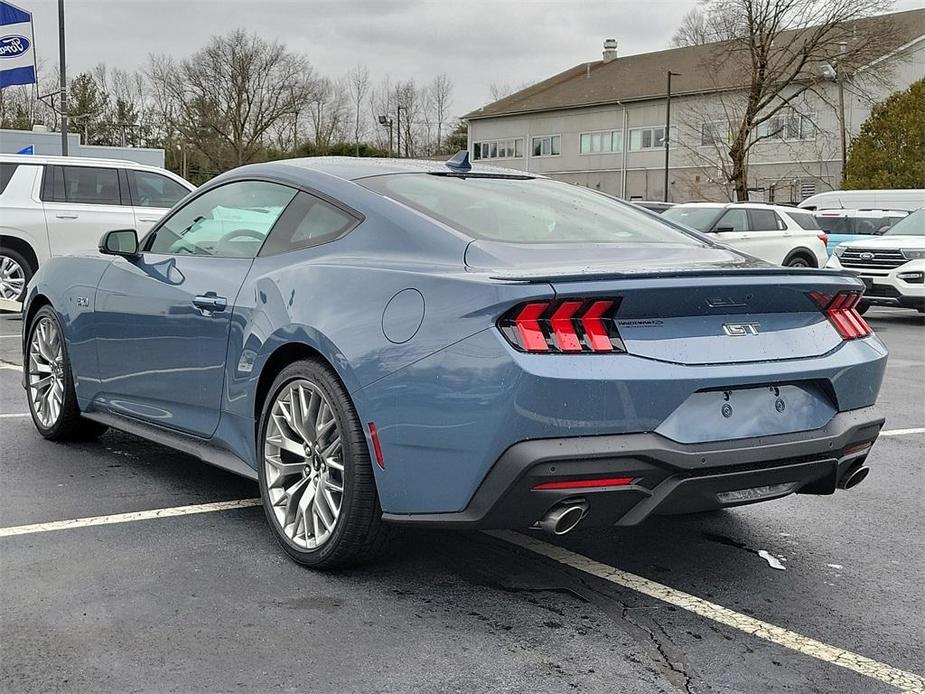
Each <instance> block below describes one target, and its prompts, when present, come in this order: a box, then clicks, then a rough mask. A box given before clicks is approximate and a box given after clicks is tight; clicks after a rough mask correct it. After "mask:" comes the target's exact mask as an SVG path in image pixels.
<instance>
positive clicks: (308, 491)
mask: <svg viewBox="0 0 925 694" xmlns="http://www.w3.org/2000/svg"><path fill="white" fill-rule="evenodd" d="M259 451H260V460H259V465H258V475H259V480H260V494H261V497H262V499H263V507H264V511H265V512H266V515H267V520H268V521H269V523H270V527H271V528H272V529H273V532H274V534H275V535H276V539H277V540H278V541H279V543H280V544H281V545H282V547H283V549H285V550H286V552H287V553H288V554H289V556H291V557H292V558H293V559H295V560H296V561H297V562H299V563H300V564H305V565H306V566H311V567H313V568H317V569H330V568H336V567H342V566H348V565H351V564H356V563H359V562H362V561H364V560H367V559H370V558H372V557H373V556H375V555H376V554H378V552H379V551H381V549H382V548H383V547H384V544H385V541H386V533H387V528H386V527H385V526H384V524H383V523H382V510H381V509H380V507H379V498H378V495H377V493H376V484H375V480H374V479H373V471H372V462H371V461H370V457H369V448H368V447H367V444H366V438H365V436H364V435H363V428H362V426H361V424H360V421H359V418H358V417H357V414H356V411H355V410H354V408H353V405H352V403H351V402H350V398H349V396H348V394H347V391H346V389H345V388H344V386H343V384H342V383H341V382H340V380H339V379H338V378H337V376H336V375H335V374H334V373H333V372H332V371H331V370H330V369H329V368H328V367H327V366H326V365H324V364H321V363H320V362H317V361H313V360H305V361H299V362H296V363H294V364H291V365H290V366H288V367H287V368H285V369H284V370H283V371H282V373H280V374H279V376H277V377H276V380H275V381H274V383H273V386H272V388H271V389H270V394H269V396H268V398H267V400H266V403H265V404H264V407H263V413H262V417H261V426H260V438H259Z"/></svg>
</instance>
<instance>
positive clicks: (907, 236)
mask: <svg viewBox="0 0 925 694" xmlns="http://www.w3.org/2000/svg"><path fill="white" fill-rule="evenodd" d="M826 267H830V268H839V269H840V268H845V269H846V270H854V271H855V272H857V273H858V275H860V277H861V279H862V280H864V284H865V285H867V288H866V289H865V291H864V299H863V300H862V301H861V303H860V304H859V308H860V310H861V312H862V313H863V311H864V310H865V309H866V308H867V307H868V306H870V305H871V304H879V305H883V306H902V307H905V308H915V309H918V310H919V311H921V312H923V313H925V207H923V208H922V209H920V210H917V211H916V212H913V213H912V214H910V215H909V216H908V217H906V218H905V219H901V220H900V221H898V222H896V224H894V225H893V226H892V227H890V228H889V229H888V230H887V232H886V233H885V234H883V235H882V236H875V237H872V238H868V239H864V240H862V241H849V242H847V243H843V244H841V245H840V246H838V247H836V249H835V253H834V254H833V255H832V257H831V258H829V264H828V265H827V266H826Z"/></svg>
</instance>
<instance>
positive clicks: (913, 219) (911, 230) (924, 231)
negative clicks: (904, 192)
mask: <svg viewBox="0 0 925 694" xmlns="http://www.w3.org/2000/svg"><path fill="white" fill-rule="evenodd" d="M886 235H887V236H925V207H923V208H922V209H921V210H916V211H915V212H913V213H912V214H910V215H909V216H908V217H904V218H903V219H901V220H899V221H898V222H896V224H894V225H893V226H892V227H890V230H889V231H888V232H886Z"/></svg>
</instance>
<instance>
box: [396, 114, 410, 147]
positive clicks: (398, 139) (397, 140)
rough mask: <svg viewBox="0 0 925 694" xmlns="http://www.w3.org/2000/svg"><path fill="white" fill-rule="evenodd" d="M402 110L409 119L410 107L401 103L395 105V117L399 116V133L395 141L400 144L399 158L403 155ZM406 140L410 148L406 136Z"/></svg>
mask: <svg viewBox="0 0 925 694" xmlns="http://www.w3.org/2000/svg"><path fill="white" fill-rule="evenodd" d="M402 111H404V112H405V118H406V119H407V117H408V107H407V106H402V105H401V104H399V105H398V106H396V107H395V117H396V118H397V121H396V127H395V129H396V130H397V131H398V133H397V135H396V138H395V141H396V144H397V145H398V158H399V159H401V156H402V155H401V112H402ZM405 140H406V142H405V149H407V148H408V144H407V140H408V138H405Z"/></svg>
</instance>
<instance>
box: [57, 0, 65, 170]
mask: <svg viewBox="0 0 925 694" xmlns="http://www.w3.org/2000/svg"><path fill="white" fill-rule="evenodd" d="M58 60H59V63H60V64H59V66H58V72H59V73H60V77H61V156H62V157H66V156H67V68H66V65H65V51H64V0H58Z"/></svg>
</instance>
